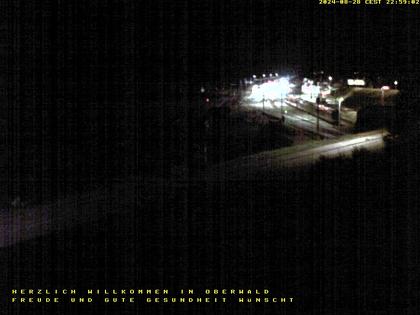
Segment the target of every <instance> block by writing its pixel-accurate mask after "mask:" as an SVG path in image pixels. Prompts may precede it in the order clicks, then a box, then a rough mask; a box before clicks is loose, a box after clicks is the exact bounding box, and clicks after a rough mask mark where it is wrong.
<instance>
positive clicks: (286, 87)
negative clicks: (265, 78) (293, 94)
mask: <svg viewBox="0 0 420 315" xmlns="http://www.w3.org/2000/svg"><path fill="white" fill-rule="evenodd" d="M290 87H291V86H290V83H289V80H288V79H287V78H280V79H277V80H273V81H269V82H266V83H263V84H261V85H257V84H256V85H254V86H252V90H251V95H250V96H249V98H250V99H252V100H253V101H255V102H261V101H263V100H277V99H282V98H284V97H285V96H286V95H287V94H288V93H289V92H290Z"/></svg>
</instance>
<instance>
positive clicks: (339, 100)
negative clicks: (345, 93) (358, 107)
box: [338, 97, 344, 127]
mask: <svg viewBox="0 0 420 315" xmlns="http://www.w3.org/2000/svg"><path fill="white" fill-rule="evenodd" d="M343 101H344V98H343V97H340V98H339V99H338V127H340V123H341V103H342V102H343Z"/></svg>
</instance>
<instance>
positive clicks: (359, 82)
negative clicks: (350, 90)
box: [347, 79, 366, 86]
mask: <svg viewBox="0 0 420 315" xmlns="http://www.w3.org/2000/svg"><path fill="white" fill-rule="evenodd" d="M347 84H348V85H361V86H365V85H366V82H365V80H361V79H348V80H347Z"/></svg>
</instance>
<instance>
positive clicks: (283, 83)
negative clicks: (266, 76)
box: [279, 78, 290, 121]
mask: <svg viewBox="0 0 420 315" xmlns="http://www.w3.org/2000/svg"><path fill="white" fill-rule="evenodd" d="M279 90H280V98H281V102H280V112H281V119H282V120H283V121H284V116H283V102H284V97H285V95H286V94H287V93H288V92H289V90H290V82H289V80H288V79H287V78H280V80H279Z"/></svg>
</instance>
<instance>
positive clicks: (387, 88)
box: [381, 85, 390, 91]
mask: <svg viewBox="0 0 420 315" xmlns="http://www.w3.org/2000/svg"><path fill="white" fill-rule="evenodd" d="M389 89H390V87H389V86H388V85H384V86H383V87H381V90H383V91H386V90H389Z"/></svg>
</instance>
